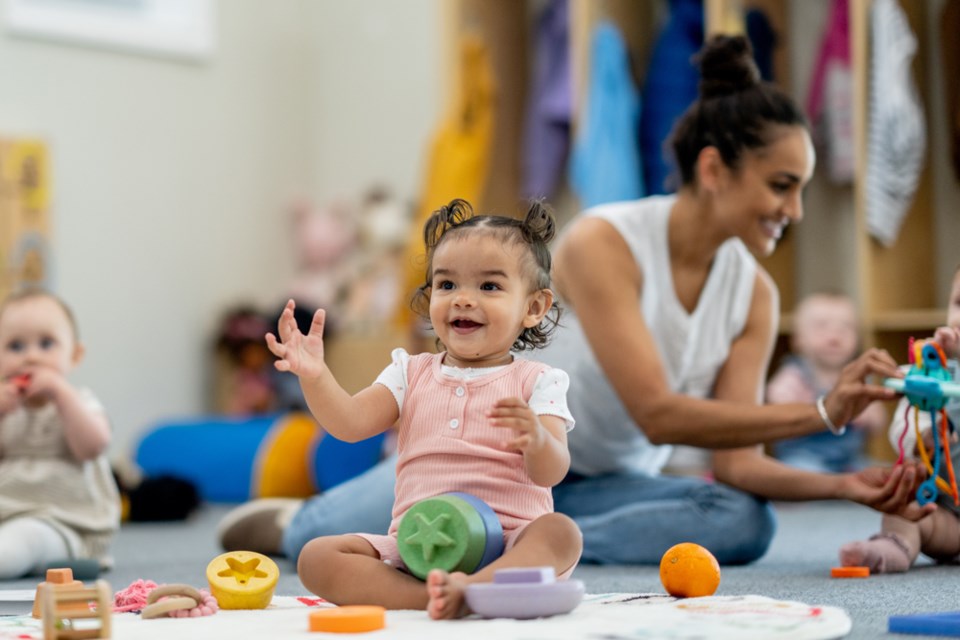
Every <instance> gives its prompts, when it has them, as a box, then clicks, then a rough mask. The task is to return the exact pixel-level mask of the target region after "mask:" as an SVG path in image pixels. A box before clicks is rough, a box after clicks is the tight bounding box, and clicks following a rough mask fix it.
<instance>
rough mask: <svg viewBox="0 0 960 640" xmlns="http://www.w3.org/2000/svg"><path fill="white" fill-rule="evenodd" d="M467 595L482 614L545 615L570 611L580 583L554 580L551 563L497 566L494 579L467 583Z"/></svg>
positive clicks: (580, 594) (580, 590) (579, 592)
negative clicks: (544, 565) (504, 567)
mask: <svg viewBox="0 0 960 640" xmlns="http://www.w3.org/2000/svg"><path fill="white" fill-rule="evenodd" d="M466 598H467V606H468V607H470V610H471V611H473V612H474V613H476V614H478V615H481V616H483V617H484V618H516V619H518V620H526V619H529V618H544V617H547V616H555V615H557V614H559V613H569V612H571V611H573V610H574V609H575V608H576V607H577V605H578V604H580V601H581V600H582V599H583V583H582V582H581V581H579V580H562V581H560V582H557V580H556V576H555V575H554V572H553V567H532V568H521V569H500V570H498V571H496V572H494V574H493V582H487V583H482V584H472V585H470V586H468V587H467V592H466Z"/></svg>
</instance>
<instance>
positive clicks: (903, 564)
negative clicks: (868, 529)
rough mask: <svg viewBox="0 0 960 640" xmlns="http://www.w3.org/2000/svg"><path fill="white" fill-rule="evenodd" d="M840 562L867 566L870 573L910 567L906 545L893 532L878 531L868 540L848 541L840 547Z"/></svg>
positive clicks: (853, 565)
mask: <svg viewBox="0 0 960 640" xmlns="http://www.w3.org/2000/svg"><path fill="white" fill-rule="evenodd" d="M840 564H842V565H843V566H845V567H869V568H870V572H871V573H903V572H904V571H906V570H907V569H909V568H910V564H911V562H910V553H909V552H908V550H907V545H906V543H904V541H903V540H902V539H901V538H900V536H898V535H897V534H895V533H878V534H876V535H874V536H871V537H870V539H869V540H858V541H857V542H848V543H847V544H845V545H843V546H842V547H840Z"/></svg>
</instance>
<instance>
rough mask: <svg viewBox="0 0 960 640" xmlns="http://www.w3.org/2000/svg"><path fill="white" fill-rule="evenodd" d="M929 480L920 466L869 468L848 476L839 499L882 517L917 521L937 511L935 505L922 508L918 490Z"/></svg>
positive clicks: (910, 464) (916, 464)
mask: <svg viewBox="0 0 960 640" xmlns="http://www.w3.org/2000/svg"><path fill="white" fill-rule="evenodd" d="M925 478H926V471H925V469H924V468H923V466H922V465H921V464H918V463H913V462H906V463H903V464H899V465H896V466H895V467H892V468H891V467H870V468H867V469H864V470H863V471H859V472H857V473H852V474H849V475H848V476H846V482H845V483H844V485H845V489H844V494H845V495H842V496H840V497H843V498H846V499H848V500H852V501H854V502H859V503H860V504H864V505H866V506H868V507H870V508H872V509H876V510H877V511H880V512H882V513H889V514H892V515H896V516H900V517H901V518H906V519H907V520H912V521H917V520H920V519H921V518H924V517H926V516H928V515H929V514H930V513H932V512H933V511H935V510H936V508H937V507H936V505H935V504H933V503H929V504H926V505H924V506H922V507H921V506H920V505H919V504H917V502H916V494H917V488H918V487H919V486H920V484H921V483H922V482H923V481H924V479H925Z"/></svg>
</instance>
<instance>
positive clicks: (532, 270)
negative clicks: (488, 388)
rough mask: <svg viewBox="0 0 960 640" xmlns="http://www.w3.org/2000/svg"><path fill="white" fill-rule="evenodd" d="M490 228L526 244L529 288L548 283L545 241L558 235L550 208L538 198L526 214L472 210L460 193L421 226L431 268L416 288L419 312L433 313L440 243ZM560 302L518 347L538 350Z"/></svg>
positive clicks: (524, 333) (526, 332)
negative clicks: (513, 215)
mask: <svg viewBox="0 0 960 640" xmlns="http://www.w3.org/2000/svg"><path fill="white" fill-rule="evenodd" d="M471 232H482V233H488V234H490V235H492V236H494V237H495V238H497V239H498V240H500V241H502V242H503V243H504V244H506V243H515V244H519V245H523V246H525V247H526V248H527V249H528V251H527V252H526V256H525V257H524V265H523V271H524V275H525V277H526V278H527V280H528V282H529V283H530V285H531V286H530V291H539V290H540V289H549V288H550V266H551V259H550V249H549V248H548V247H547V243H549V242H550V240H552V239H553V237H554V235H555V234H556V221H555V220H554V217H553V212H552V211H551V210H550V208H549V207H548V206H547V205H546V204H544V203H543V202H542V201H540V200H535V201H533V202H531V203H530V206H529V208H528V209H527V212H526V215H524V217H523V219H519V218H510V217H507V216H497V215H474V212H473V207H472V206H470V203H469V202H467V201H466V200H462V199H460V198H457V199H455V200H451V201H450V203H449V204H447V205H445V206H443V207H440V208H439V209H437V210H436V211H434V212H433V214H432V215H431V216H430V218H429V219H428V220H427V223H426V224H425V225H424V227H423V242H424V244H425V245H426V247H427V269H426V276H425V278H424V283H423V284H422V285H421V286H420V287H418V288H417V290H416V292H415V293H414V295H413V300H412V301H411V303H410V306H411V308H412V309H413V310H414V312H416V313H417V314H419V315H420V316H422V317H424V318H426V319H427V320H429V318H430V291H431V288H432V287H433V256H434V254H435V253H436V251H437V247H439V246H440V245H441V244H442V243H444V242H446V241H447V240H449V239H451V238H457V237H463V236H464V235H466V234H467V233H471ZM559 320H560V307H559V305H558V304H557V302H556V300H554V301H553V304H552V305H551V307H550V310H549V311H548V312H547V315H545V316H544V318H543V321H542V322H540V324H539V325H537V326H535V327H527V328H524V330H523V331H522V332H521V333H520V336H519V337H517V339H516V341H515V342H514V343H513V346H512V349H513V350H514V351H524V350H526V349H539V348H541V347H544V346H546V344H547V341H548V340H549V338H550V336H551V335H552V334H553V332H554V330H555V329H556V328H557V324H558V323H559Z"/></svg>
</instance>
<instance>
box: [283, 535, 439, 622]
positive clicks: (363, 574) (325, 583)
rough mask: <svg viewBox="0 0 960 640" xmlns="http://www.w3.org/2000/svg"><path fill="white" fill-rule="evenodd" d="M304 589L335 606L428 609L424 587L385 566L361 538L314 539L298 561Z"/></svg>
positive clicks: (418, 582) (408, 576)
mask: <svg viewBox="0 0 960 640" xmlns="http://www.w3.org/2000/svg"><path fill="white" fill-rule="evenodd" d="M297 574H298V575H299V576H300V581H301V582H303V586H305V587H306V588H307V589H309V590H310V591H311V592H313V593H315V594H317V595H318V596H320V597H321V598H324V599H326V600H328V601H330V602H332V603H334V604H338V605H344V604H376V605H380V606H382V607H386V608H387V609H425V608H426V606H427V600H428V598H427V593H426V590H425V589H424V588H423V583H422V582H420V581H419V580H417V579H416V578H414V577H413V576H410V575H407V574H405V573H402V572H400V571H398V570H397V569H394V568H393V567H391V566H389V565H386V564H384V563H383V561H382V560H380V554H379V553H377V551H376V549H374V548H373V546H372V545H371V544H370V543H369V542H367V541H366V540H364V539H363V538H361V537H359V536H350V535H346V536H327V537H323V538H315V539H313V540H311V541H310V542H308V543H307V544H306V546H304V548H303V551H301V552H300V559H299V560H298V561H297Z"/></svg>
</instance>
